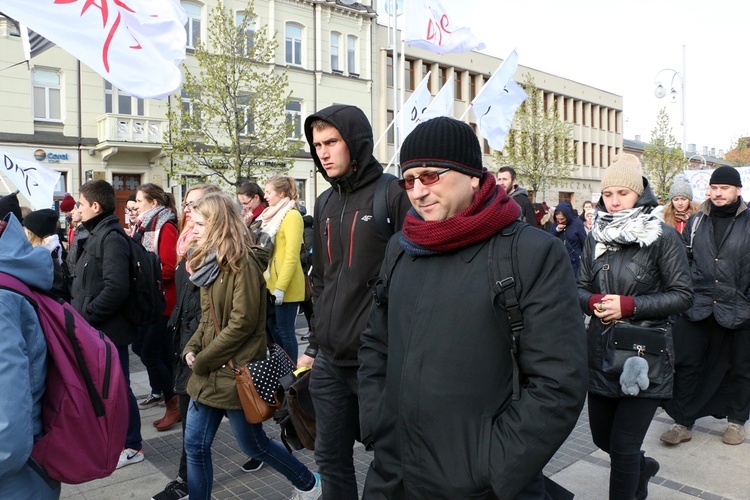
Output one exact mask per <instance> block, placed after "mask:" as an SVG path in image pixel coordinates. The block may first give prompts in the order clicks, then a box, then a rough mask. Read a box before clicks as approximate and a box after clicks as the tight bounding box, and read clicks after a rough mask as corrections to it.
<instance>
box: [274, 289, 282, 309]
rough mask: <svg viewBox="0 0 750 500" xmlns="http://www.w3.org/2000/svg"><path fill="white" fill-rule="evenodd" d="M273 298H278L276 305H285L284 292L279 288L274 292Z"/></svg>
mask: <svg viewBox="0 0 750 500" xmlns="http://www.w3.org/2000/svg"><path fill="white" fill-rule="evenodd" d="M273 296H274V297H276V305H277V306H280V305H281V304H283V303H284V290H279V289H278V288H277V289H276V290H274V291H273Z"/></svg>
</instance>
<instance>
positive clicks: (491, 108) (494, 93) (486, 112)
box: [471, 50, 529, 151]
mask: <svg viewBox="0 0 750 500" xmlns="http://www.w3.org/2000/svg"><path fill="white" fill-rule="evenodd" d="M516 68H518V54H516V51H515V50H514V51H513V52H511V54H510V55H509V56H508V58H507V59H505V61H503V63H502V64H501V65H500V67H499V68H498V69H497V71H496V72H495V74H494V75H492V77H490V79H489V80H487V83H485V84H484V87H482V88H481V89H480V91H479V94H478V95H477V96H476V97H475V98H474V100H473V101H471V106H472V110H473V111H474V119H475V120H476V123H477V130H479V134H480V135H481V136H482V137H484V138H485V139H487V142H488V143H489V145H490V147H491V148H492V149H494V150H496V151H502V150H503V146H505V137H506V136H507V135H508V132H510V125H511V123H512V122H513V115H515V114H516V110H517V109H518V107H519V106H520V105H521V103H522V102H523V101H525V100H526V98H527V97H529V96H528V95H527V94H526V92H524V91H523V89H522V88H521V86H520V85H518V84H517V83H516V82H514V81H513V80H512V78H513V75H514V74H515V72H516Z"/></svg>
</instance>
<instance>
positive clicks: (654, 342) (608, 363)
mask: <svg viewBox="0 0 750 500" xmlns="http://www.w3.org/2000/svg"><path fill="white" fill-rule="evenodd" d="M669 328H671V325H667V326H666V327H647V326H638V325H634V324H632V323H628V322H627V321H613V322H612V323H610V324H609V325H607V328H606V329H605V330H604V332H602V334H603V335H607V336H608V337H607V344H606V351H605V353H604V359H603V362H602V371H603V372H604V373H609V374H612V375H618V376H619V375H620V374H621V373H622V369H623V366H624V365H625V361H626V360H627V359H628V358H630V357H633V356H640V357H642V358H644V359H645V360H646V361H647V362H648V379H649V380H650V381H651V382H653V383H660V382H662V381H663V380H664V377H665V376H666V373H665V367H666V366H665V363H664V362H663V359H664V357H665V356H666V355H667V334H668V332H669Z"/></svg>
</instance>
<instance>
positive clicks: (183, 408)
mask: <svg viewBox="0 0 750 500" xmlns="http://www.w3.org/2000/svg"><path fill="white" fill-rule="evenodd" d="M178 396H179V399H178V400H179V402H180V417H181V418H182V455H180V466H179V468H178V469H177V475H178V476H179V477H180V479H182V480H183V481H185V482H187V453H186V452H185V425H187V412H188V405H189V404H190V396H188V395H187V394H179V395H178Z"/></svg>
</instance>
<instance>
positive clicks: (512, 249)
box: [488, 221, 528, 401]
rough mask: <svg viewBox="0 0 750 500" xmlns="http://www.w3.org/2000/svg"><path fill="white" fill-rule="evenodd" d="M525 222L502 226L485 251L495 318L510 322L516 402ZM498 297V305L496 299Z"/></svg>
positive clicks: (514, 399) (519, 389) (519, 391)
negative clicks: (519, 264)
mask: <svg viewBox="0 0 750 500" xmlns="http://www.w3.org/2000/svg"><path fill="white" fill-rule="evenodd" d="M526 227H528V224H527V223H526V222H522V221H517V222H514V223H512V224H511V225H510V226H508V227H506V228H504V229H503V230H502V231H501V232H500V233H499V234H498V235H496V236H494V237H493V238H492V239H491V240H490V247H489V253H488V266H489V274H490V278H491V280H492V285H491V288H490V300H491V301H492V307H493V309H494V311H495V315H496V316H497V319H498V321H499V322H500V323H501V324H502V323H503V322H502V318H503V317H502V316H501V314H503V315H504V316H505V318H506V319H507V321H508V324H509V325H510V342H511V358H512V361H513V401H518V399H519V398H520V393H521V383H520V373H519V370H518V361H517V357H518V348H519V345H520V339H521V334H522V333H523V314H522V313H521V305H520V303H519V302H518V292H517V290H516V283H517V279H516V277H515V276H517V266H516V255H518V252H517V250H518V235H519V234H520V233H521V231H523V230H524V229H525V228H526ZM498 297H502V298H501V304H499V303H498V301H497V298H498Z"/></svg>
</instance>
